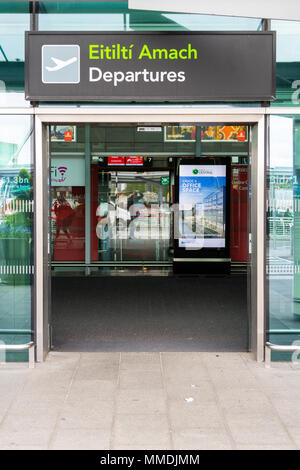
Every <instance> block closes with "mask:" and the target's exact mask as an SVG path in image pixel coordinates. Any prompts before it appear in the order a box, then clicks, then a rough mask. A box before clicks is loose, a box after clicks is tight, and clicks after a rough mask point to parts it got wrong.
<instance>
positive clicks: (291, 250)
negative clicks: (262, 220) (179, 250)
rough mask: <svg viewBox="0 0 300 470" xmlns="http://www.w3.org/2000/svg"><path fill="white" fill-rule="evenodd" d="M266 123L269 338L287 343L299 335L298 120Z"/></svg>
mask: <svg viewBox="0 0 300 470" xmlns="http://www.w3.org/2000/svg"><path fill="white" fill-rule="evenodd" d="M270 124H271V127H270V161H269V167H268V201H267V225H266V231H267V248H268V260H267V276H268V283H269V313H270V317H269V328H270V331H271V333H270V340H271V341H272V342H274V343H277V344H290V343H293V342H294V341H297V340H299V339H300V270H299V267H300V238H299V235H300V232H299V223H300V218H299V214H300V212H299V211H300V191H299V188H300V179H299V176H300V173H299V170H300V121H299V120H298V119H297V118H295V119H294V118H293V117H292V116H290V117H288V116H287V117H281V116H272V117H271V122H270ZM298 332H299V333H298ZM274 357H275V358H276V357H280V355H278V354H275V353H274Z"/></svg>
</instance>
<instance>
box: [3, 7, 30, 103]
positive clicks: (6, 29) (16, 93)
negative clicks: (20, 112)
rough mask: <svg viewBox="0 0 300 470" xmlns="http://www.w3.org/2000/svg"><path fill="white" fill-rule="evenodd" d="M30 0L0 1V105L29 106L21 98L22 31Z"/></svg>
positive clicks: (25, 25) (22, 66) (22, 65)
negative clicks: (16, 0) (22, 0)
mask: <svg viewBox="0 0 300 470" xmlns="http://www.w3.org/2000/svg"><path fill="white" fill-rule="evenodd" d="M29 29H30V14H29V2H0V106H9V107H13V106H29V102H28V101H25V99H24V49H25V31H26V30H29Z"/></svg>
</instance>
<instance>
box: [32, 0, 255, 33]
mask: <svg viewBox="0 0 300 470" xmlns="http://www.w3.org/2000/svg"><path fill="white" fill-rule="evenodd" d="M39 4H40V15H39V28H40V29H41V30H91V31H92V30H94V31H130V30H142V31H145V30H152V31H153V30H154V31H158V30H161V31H166V30H169V31H170V30H172V31H184V30H192V31H202V30H207V31H210V30H211V31H216V30H228V31H231V30H239V31H242V30H245V31H249V30H258V29H260V28H261V20H259V19H255V18H231V17H226V16H214V15H197V14H194V15H192V14H181V13H172V14H171V13H162V12H159V11H142V10H129V9H128V2H83V1H82V2H64V1H59V2H39Z"/></svg>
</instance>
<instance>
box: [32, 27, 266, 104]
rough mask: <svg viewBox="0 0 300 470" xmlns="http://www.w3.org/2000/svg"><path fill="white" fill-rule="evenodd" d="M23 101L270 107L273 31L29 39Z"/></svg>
mask: <svg viewBox="0 0 300 470" xmlns="http://www.w3.org/2000/svg"><path fill="white" fill-rule="evenodd" d="M25 66H26V86H25V94H26V99H28V100H43V101H50V100H52V101H60V100H61V101H81V100H89V101H91V100H103V101H108V100H109V101H112V100H114V101H121V100H122V101H125V100H126V101H145V100H148V101H149V100H151V101H168V100H176V101H270V100H273V99H274V98H275V33H272V32H177V33H173V32H172V33H169V32H151V33H149V32H135V33H132V32H122V33H120V32H109V33H107V32H105V33H102V32H101V33H99V32H70V31H68V32H53V31H51V32H45V31H43V32H27V33H26V60H25Z"/></svg>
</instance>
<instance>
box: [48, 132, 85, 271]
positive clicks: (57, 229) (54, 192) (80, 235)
mask: <svg viewBox="0 0 300 470" xmlns="http://www.w3.org/2000/svg"><path fill="white" fill-rule="evenodd" d="M50 142H51V234H52V236H51V246H52V260H53V261H54V262H55V261H85V194H86V193H85V191H86V178H85V128H84V126H82V125H81V126H70V125H65V126H64V125H53V126H50Z"/></svg>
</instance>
